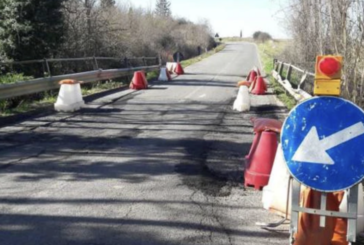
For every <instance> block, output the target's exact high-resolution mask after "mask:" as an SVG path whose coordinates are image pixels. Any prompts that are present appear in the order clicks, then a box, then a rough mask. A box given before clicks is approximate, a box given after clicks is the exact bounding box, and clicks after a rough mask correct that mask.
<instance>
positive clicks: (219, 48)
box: [181, 44, 226, 68]
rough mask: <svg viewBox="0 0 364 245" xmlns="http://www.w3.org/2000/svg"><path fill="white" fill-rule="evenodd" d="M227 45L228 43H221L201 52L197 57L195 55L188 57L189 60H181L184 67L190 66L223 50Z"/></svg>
mask: <svg viewBox="0 0 364 245" xmlns="http://www.w3.org/2000/svg"><path fill="white" fill-rule="evenodd" d="M225 47H226V44H220V45H218V46H217V47H216V48H214V49H212V50H210V51H208V52H206V53H203V54H201V55H200V56H197V57H194V58H191V59H188V60H183V61H181V65H182V67H183V68H185V67H187V66H190V65H193V64H195V63H197V62H199V61H201V60H203V59H205V58H207V57H209V56H211V55H213V54H215V53H217V52H220V51H221V50H223V49H224V48H225Z"/></svg>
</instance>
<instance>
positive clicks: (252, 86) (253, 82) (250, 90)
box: [249, 77, 258, 92]
mask: <svg viewBox="0 0 364 245" xmlns="http://www.w3.org/2000/svg"><path fill="white" fill-rule="evenodd" d="M257 78H258V77H255V79H254V80H253V81H252V82H251V84H250V87H249V92H252V91H253V89H254V88H255V85H256V82H257Z"/></svg>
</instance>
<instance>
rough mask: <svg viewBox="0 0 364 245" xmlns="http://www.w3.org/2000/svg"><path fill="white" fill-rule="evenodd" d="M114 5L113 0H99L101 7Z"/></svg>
mask: <svg viewBox="0 0 364 245" xmlns="http://www.w3.org/2000/svg"><path fill="white" fill-rule="evenodd" d="M114 6H115V1H114V0H101V8H110V7H114Z"/></svg>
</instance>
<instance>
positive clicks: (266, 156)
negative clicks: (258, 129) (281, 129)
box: [244, 131, 278, 190]
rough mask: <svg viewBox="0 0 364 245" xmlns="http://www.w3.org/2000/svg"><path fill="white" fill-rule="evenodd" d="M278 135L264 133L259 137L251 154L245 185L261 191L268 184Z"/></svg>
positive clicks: (245, 175)
mask: <svg viewBox="0 0 364 245" xmlns="http://www.w3.org/2000/svg"><path fill="white" fill-rule="evenodd" d="M277 146H278V142H277V134H276V133H274V132H269V131H264V132H262V133H261V136H260V137H259V140H258V143H257V146H256V149H253V152H252V153H251V154H250V156H249V159H248V168H247V169H246V170H245V174H244V179H245V181H244V185H245V186H253V187H254V188H255V189H257V190H260V189H262V188H263V187H264V186H266V185H267V184H268V181H269V176H270V173H271V171H272V167H273V162H274V158H275V155H276V151H277Z"/></svg>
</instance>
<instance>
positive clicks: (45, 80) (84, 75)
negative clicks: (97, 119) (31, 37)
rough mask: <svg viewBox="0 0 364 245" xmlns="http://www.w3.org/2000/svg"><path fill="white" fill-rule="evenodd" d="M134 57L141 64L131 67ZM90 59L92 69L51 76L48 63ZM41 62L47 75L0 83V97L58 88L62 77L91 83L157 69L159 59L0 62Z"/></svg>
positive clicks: (101, 58)
mask: <svg viewBox="0 0 364 245" xmlns="http://www.w3.org/2000/svg"><path fill="white" fill-rule="evenodd" d="M133 59H134V60H135V59H138V60H141V61H142V62H143V63H142V64H143V65H142V66H138V67H131V66H132V65H131V61H132V60H133ZM87 60H91V61H93V62H94V63H93V64H94V66H93V70H92V71H86V72H78V73H70V74H64V75H57V76H51V69H50V67H49V63H51V62H60V61H87ZM101 60H116V61H120V62H122V64H123V66H126V67H127V68H119V69H107V70H103V69H101V68H99V65H98V61H101ZM148 61H149V62H150V61H153V62H154V63H155V65H150V66H148V65H147V64H148V63H147V62H148ZM31 63H43V64H44V66H45V67H46V71H47V72H46V73H45V74H46V75H47V77H42V78H36V79H31V80H27V81H18V82H15V83H9V84H0V99H9V98H13V97H17V96H22V95H28V94H34V93H38V92H44V91H48V90H52V89H57V88H59V84H58V82H59V81H60V80H62V79H76V80H79V81H83V83H92V82H96V81H102V80H108V79H115V78H120V77H125V76H128V75H132V74H133V73H134V72H135V71H140V70H144V71H145V72H151V71H158V70H159V69H160V66H161V65H160V61H159V58H158V57H141V58H123V59H120V58H110V57H87V58H72V59H63V58H62V59H44V60H30V61H19V62H0V66H1V65H16V64H22V65H23V64H31Z"/></svg>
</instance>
